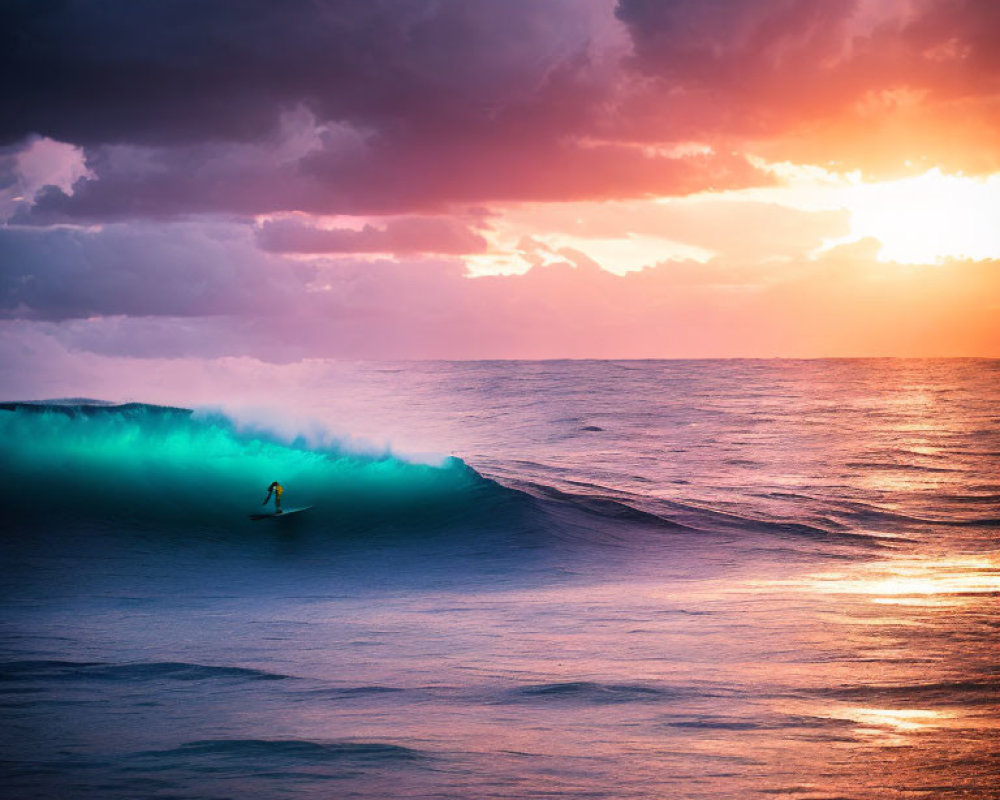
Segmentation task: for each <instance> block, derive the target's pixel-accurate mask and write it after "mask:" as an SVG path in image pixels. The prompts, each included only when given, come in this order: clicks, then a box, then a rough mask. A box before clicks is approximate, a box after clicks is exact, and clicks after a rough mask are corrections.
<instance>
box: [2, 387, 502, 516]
mask: <svg viewBox="0 0 1000 800" xmlns="http://www.w3.org/2000/svg"><path fill="white" fill-rule="evenodd" d="M320 438H325V439H326V440H327V441H325V442H324V443H321V444H311V443H310V441H308V440H307V439H306V438H305V437H298V438H295V439H292V440H291V441H288V440H285V439H283V438H282V437H281V436H279V435H278V434H276V433H274V432H272V431H268V430H265V429H261V428H246V427H244V426H241V425H239V424H237V423H236V422H235V421H234V420H233V419H231V418H229V417H227V416H225V415H224V414H222V413H211V414H202V413H197V414H196V413H193V412H192V410H191V409H183V408H168V407H162V406H151V405H145V404H141V403H130V404H125V405H107V404H97V403H94V402H89V403H80V402H70V403H64V404H56V403H39V404H34V403H31V404H29V403H3V404H0V443H2V444H0V472H2V473H3V474H4V475H5V476H6V477H5V480H4V481H3V482H2V483H3V486H2V487H0V497H2V502H3V503H4V505H5V507H6V508H7V509H8V511H11V510H12V511H14V512H16V513H19V514H22V515H23V514H27V515H32V516H40V515H46V514H53V513H68V514H72V515H74V516H75V517H82V518H85V519H107V520H115V519H122V518H128V519H132V520H142V519H159V520H163V519H168V520H179V519H189V520H192V521H199V520H200V521H201V522H207V521H219V520H233V519H239V520H245V519H246V515H247V514H250V513H254V512H260V511H261V510H262V508H261V501H262V500H263V498H264V495H265V494H266V490H267V486H268V485H269V484H270V483H271V482H272V481H275V480H277V481H279V482H280V483H281V484H282V485H283V486H284V487H285V495H284V499H283V505H284V506H285V507H286V508H290V507H297V506H310V505H311V506H314V507H315V510H314V511H311V512H310V513H309V515H308V516H309V517H310V518H313V519H316V518H323V519H327V520H335V521H336V520H344V519H351V518H366V519H372V520H384V519H386V518H407V519H430V518H433V517H436V516H439V515H440V514H442V513H449V514H450V513H454V512H461V511H462V510H463V509H469V508H475V507H477V506H479V505H480V504H481V501H482V500H483V498H484V496H488V497H489V496H498V495H501V494H504V493H506V490H504V489H502V488H501V487H499V486H498V485H497V484H495V483H493V482H492V481H489V480H487V479H485V478H483V477H482V476H480V475H479V474H478V473H476V472H475V471H474V470H473V469H471V468H470V467H468V466H467V465H466V464H465V463H464V462H462V461H461V460H460V459H458V458H453V457H451V458H446V459H444V460H443V461H442V462H441V463H440V464H434V465H432V464H421V463H411V462H409V461H406V460H404V459H402V458H400V457H398V456H396V455H393V454H392V453H389V452H385V453H379V454H364V453H358V452H351V450H350V449H349V448H348V447H346V446H345V445H343V444H339V443H337V442H336V441H333V442H332V443H331V441H330V437H329V436H327V437H320Z"/></svg>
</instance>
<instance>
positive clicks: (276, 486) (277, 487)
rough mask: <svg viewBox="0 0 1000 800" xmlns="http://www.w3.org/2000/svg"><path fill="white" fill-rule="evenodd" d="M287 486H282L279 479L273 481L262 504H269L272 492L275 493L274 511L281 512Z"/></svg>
mask: <svg viewBox="0 0 1000 800" xmlns="http://www.w3.org/2000/svg"><path fill="white" fill-rule="evenodd" d="M284 492H285V487H284V486H282V485H281V484H280V483H278V482H277V481H273V482H272V483H271V485H270V486H268V487H267V497H265V498H264V502H263V503H261V505H262V506H266V505H267V501H268V500H270V499H271V495H272V493H273V494H274V513H275V514H280V513H282V512H281V495H282V494H284Z"/></svg>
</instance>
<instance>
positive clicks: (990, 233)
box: [844, 169, 1000, 264]
mask: <svg viewBox="0 0 1000 800" xmlns="http://www.w3.org/2000/svg"><path fill="white" fill-rule="evenodd" d="M844 201H845V205H846V206H847V209H848V211H849V212H850V215H851V222H850V225H851V236H850V238H851V239H863V238H869V237H870V238H874V239H877V240H878V241H879V242H880V243H881V245H882V247H881V250H880V252H879V260H880V261H896V262H902V263H912V264H932V263H935V262H939V261H942V260H944V259H948V258H968V259H974V260H978V259H995V258H1000V175H991V176H989V177H988V178H970V177H966V176H962V175H945V174H943V173H942V172H941V171H940V170H938V169H932V170H930V171H928V172H925V173H924V174H923V175H919V176H917V177H913V178H904V179H902V180H897V181H886V182H882V183H862V182H860V181H859V182H857V183H855V184H854V185H853V186H851V187H850V188H849V189H848V190H847V192H846V193H845V196H844Z"/></svg>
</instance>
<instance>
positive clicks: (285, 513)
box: [250, 506, 312, 522]
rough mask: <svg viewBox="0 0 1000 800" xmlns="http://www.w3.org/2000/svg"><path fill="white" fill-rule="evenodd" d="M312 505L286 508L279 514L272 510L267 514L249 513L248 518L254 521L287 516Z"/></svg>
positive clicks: (307, 508) (305, 509) (306, 509)
mask: <svg viewBox="0 0 1000 800" xmlns="http://www.w3.org/2000/svg"><path fill="white" fill-rule="evenodd" d="M310 508H312V506H299V507H298V508H286V509H285V510H284V511H282V512H281V513H280V514H278V513H277V512H275V511H272V512H271V513H269V514H251V515H250V519H252V520H253V521H254V522H256V521H257V520H259V519H281V518H282V517H287V516H288V515H289V514H298V513H299V512H300V511H308V510H309V509H310Z"/></svg>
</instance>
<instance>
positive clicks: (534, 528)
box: [0, 360, 1000, 800]
mask: <svg viewBox="0 0 1000 800" xmlns="http://www.w3.org/2000/svg"><path fill="white" fill-rule="evenodd" d="M281 397H282V399H281V401H280V402H277V403H275V404H272V405H271V406H269V407H262V406H257V407H254V408H246V407H238V406H237V405H234V404H233V403H232V402H230V400H229V399H228V398H226V397H219V398H217V399H216V400H215V402H214V405H213V407H211V408H206V407H204V406H202V405H201V404H200V402H197V403H196V402H194V401H192V402H191V403H190V404H182V405H186V406H187V407H176V406H172V407H165V406H162V405H156V404H157V403H158V402H160V398H158V397H142V396H139V397H132V398H127V399H129V400H130V401H131V402H129V403H127V404H119V405H114V404H113V403H114V402H115V401H121V400H123V399H126V398H115V397H108V398H100V399H101V400H103V401H106V402H104V403H101V402H95V401H93V400H80V399H69V400H61V401H47V402H44V403H33V404H28V403H23V402H15V401H24V400H37V398H7V400H10V401H11V402H8V403H5V404H3V406H2V408H0V495H2V497H0V500H2V507H3V509H4V511H3V521H2V523H0V525H2V530H3V533H2V536H0V563H2V565H3V568H2V570H0V603H2V615H0V787H2V796H3V797H4V798H5V800H14V799H15V798H18V799H20V798H60V799H65V798H94V799H95V800H96V799H98V798H100V799H101V800H117V799H118V798H123V799H124V798H128V799H129V800H133V799H134V798H171V800H174V799H176V800H179V799H180V798H192V799H197V800H208V799H209V798H212V799H213V800H214V799H216V798H218V799H220V800H221V798H241V799H242V798H372V799H373V800H374V799H375V798H379V799H384V798H463V799H465V800H478V799H479V798H483V799H485V798H524V799H525V800H527V799H528V798H559V797H565V798H602V799H603V798H607V799H608V800H626V799H631V798H643V799H645V798H692V799H694V798H697V799H698V800H701V799H703V798H704V800H724V799H727V798H733V799H734V800H743V799H745V798H762V799H763V798H787V799H788V800H820V799H821V798H822V800H872V799H873V798H907V799H908V800H909V799H912V798H928V799H930V798H934V800H938V799H940V798H963V799H965V800H968V799H970V798H975V799H976V800H986V799H987V798H1000V713H998V712H1000V657H998V656H1000V649H998V637H1000V614H998V609H1000V605H998V602H997V599H998V594H1000V539H998V533H1000V362H998V361H983V360H939V361H905V360H843V361H840V360H828V361H783V360H769V361H739V360H737V361H622V362H611V361H592V362H586V361H567V362H475V363H406V364H374V363H372V364H364V363H361V364H329V365H326V366H323V367H322V368H318V367H315V366H314V368H313V369H311V371H310V372H309V374H308V379H305V378H303V380H302V381H300V382H299V383H297V384H296V385H294V386H286V387H284V394H283V395H282V396H281ZM109 403H112V404H109ZM273 480H279V481H280V482H281V483H283V484H284V486H285V489H286V491H285V496H284V505H285V506H286V507H295V506H306V505H310V506H312V508H311V509H310V510H308V511H306V512H304V513H301V514H296V515H294V516H289V517H286V518H284V519H280V518H279V519H265V520H262V521H257V522H254V521H251V520H250V519H249V515H250V514H253V513H256V512H259V511H260V510H261V501H262V500H263V498H264V494H265V491H266V488H267V486H268V484H270V483H271V481H273Z"/></svg>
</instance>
